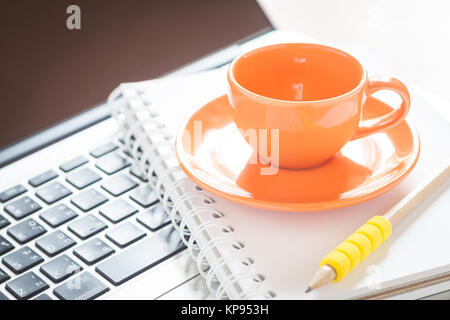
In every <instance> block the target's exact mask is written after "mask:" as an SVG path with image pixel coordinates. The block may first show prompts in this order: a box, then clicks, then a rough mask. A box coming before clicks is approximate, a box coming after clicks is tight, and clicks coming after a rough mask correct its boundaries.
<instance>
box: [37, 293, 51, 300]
mask: <svg viewBox="0 0 450 320" xmlns="http://www.w3.org/2000/svg"><path fill="white" fill-rule="evenodd" d="M33 300H53V299H52V298H51V297H50V296H49V295H48V294H46V293H43V294H41V295H40V296H37V297H36V298H34V299H33Z"/></svg>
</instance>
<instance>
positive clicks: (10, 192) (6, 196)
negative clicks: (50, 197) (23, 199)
mask: <svg viewBox="0 0 450 320" xmlns="http://www.w3.org/2000/svg"><path fill="white" fill-rule="evenodd" d="M26 191H27V189H25V187H24V186H23V185H21V184H18V185H16V186H14V187H12V188H9V189H7V190H5V191H3V192H2V193H0V202H1V203H3V202H6V201H9V200H11V199H12V198H15V197H17V196H18V195H21V194H22V193H25V192H26Z"/></svg>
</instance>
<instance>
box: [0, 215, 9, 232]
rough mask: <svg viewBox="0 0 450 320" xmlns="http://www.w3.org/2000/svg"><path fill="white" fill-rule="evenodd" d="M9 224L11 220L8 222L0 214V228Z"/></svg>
mask: <svg viewBox="0 0 450 320" xmlns="http://www.w3.org/2000/svg"><path fill="white" fill-rule="evenodd" d="M10 224H11V222H9V221H8V219H6V218H5V217H4V216H2V215H1V214H0V230H1V229H3V228H4V227H6V226H9V225H10Z"/></svg>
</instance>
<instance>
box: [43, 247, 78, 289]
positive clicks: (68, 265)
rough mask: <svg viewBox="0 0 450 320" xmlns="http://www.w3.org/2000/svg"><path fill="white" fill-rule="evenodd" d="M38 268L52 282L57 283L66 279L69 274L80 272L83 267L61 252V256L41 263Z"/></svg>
mask: <svg viewBox="0 0 450 320" xmlns="http://www.w3.org/2000/svg"><path fill="white" fill-rule="evenodd" d="M39 270H40V271H41V272H42V273H43V274H44V275H45V276H46V277H48V278H49V279H50V280H52V281H53V282H54V283H59V282H61V281H64V280H66V279H67V278H69V277H70V276H71V275H73V274H75V273H78V272H81V270H83V267H82V266H80V265H79V264H78V263H76V262H75V261H73V260H72V259H71V258H69V257H68V256H67V255H65V254H63V255H62V256H59V257H57V258H55V259H53V260H51V261H50V262H47V263H46V264H43V265H42V266H41V267H40V269H39Z"/></svg>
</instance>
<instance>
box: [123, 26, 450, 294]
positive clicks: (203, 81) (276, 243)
mask: <svg viewBox="0 0 450 320" xmlns="http://www.w3.org/2000/svg"><path fill="white" fill-rule="evenodd" d="M308 40H309V39H304V38H302V37H300V36H292V35H291V34H289V35H288V36H287V37H284V38H283V39H281V40H280V39H279V38H277V37H272V39H269V40H268V42H281V41H308ZM344 49H345V48H344ZM366 62H367V59H366ZM366 66H367V67H368V71H369V74H377V73H379V71H380V69H377V64H376V62H375V63H373V64H371V63H369V64H367V63H366ZM382 71H385V70H382ZM225 73H226V68H222V69H219V70H215V71H209V72H205V73H201V74H196V75H188V76H180V77H177V78H172V79H169V78H168V79H161V80H156V81H147V82H142V83H139V84H130V85H131V86H133V87H136V86H139V87H140V88H142V89H143V90H145V92H146V93H145V95H146V96H148V98H149V99H150V100H151V101H152V104H153V105H156V106H157V107H158V110H159V113H160V115H161V120H162V122H163V123H165V124H167V128H166V129H165V130H166V131H167V132H169V133H171V134H172V135H175V133H176V130H177V129H178V126H179V124H180V123H181V122H182V121H183V120H184V119H185V118H186V117H187V116H189V114H191V113H192V112H193V111H195V110H196V109H198V108H200V107H201V106H202V105H203V104H205V103H206V102H208V101H210V100H211V99H213V98H215V97H217V96H220V95H222V94H225V93H226V77H225ZM411 96H412V106H411V111H410V114H409V115H408V118H409V119H410V120H411V121H412V123H414V124H415V126H416V127H417V129H418V131H419V135H420V139H421V147H422V149H421V155H420V158H419V161H418V163H417V165H416V167H415V168H414V170H413V171H412V173H411V174H410V176H408V177H407V178H406V179H405V181H403V182H402V183H401V184H399V185H398V186H397V187H396V188H394V189H393V190H391V191H389V192H388V193H386V194H385V195H382V196H380V197H378V198H376V199H373V200H370V201H367V202H365V203H362V204H358V205H354V206H351V207H347V208H342V209H336V210H329V211H322V212H301V213H286V212H273V211H265V210H260V209H254V208H250V207H245V206H243V205H239V204H236V203H233V202H230V201H228V200H225V199H222V198H220V197H218V196H214V195H212V197H213V198H214V199H215V200H216V203H215V204H214V206H216V207H217V208H219V209H220V211H222V212H224V213H225V214H226V216H225V218H224V219H225V221H224V223H225V224H227V225H231V226H233V228H234V230H235V231H234V232H233V234H232V237H233V238H235V239H236V240H239V241H241V242H243V243H244V244H245V248H244V249H242V253H243V254H244V255H245V256H249V257H252V258H253V259H254V261H255V263H254V264H253V266H252V268H253V269H254V270H253V271H254V272H256V273H259V274H262V275H264V277H265V280H264V281H263V282H261V283H260V286H261V287H262V288H263V289H265V290H272V291H274V292H275V293H276V297H277V298H285V299H298V298H308V299H310V298H347V297H354V296H359V295H361V294H364V293H367V292H370V291H372V290H374V289H375V290H376V289H379V288H383V286H385V285H386V283H392V282H394V283H395V282H398V281H402V282H403V281H407V280H410V279H412V278H415V277H420V276H423V275H425V274H426V272H428V273H429V272H430V270H432V269H433V272H437V271H442V270H450V254H448V253H447V252H448V245H449V244H450V233H448V226H450V215H449V214H448V208H449V207H450V190H448V186H449V183H446V184H445V185H443V186H442V187H441V188H440V189H439V190H437V191H436V192H435V193H433V195H432V196H431V197H430V199H428V200H427V201H425V202H424V203H423V204H422V205H421V206H419V207H418V208H416V210H414V212H412V213H411V214H410V215H409V216H408V217H407V218H406V219H405V221H403V222H402V223H401V224H399V226H398V227H396V228H395V229H394V231H393V234H392V236H391V238H390V239H388V240H387V241H386V242H385V243H384V244H383V245H382V246H380V247H379V248H378V249H377V250H376V251H375V252H374V253H373V254H372V255H371V256H369V257H368V258H367V259H366V260H365V261H363V262H362V263H361V264H360V265H359V266H358V267H357V268H355V269H354V270H353V271H352V272H351V273H350V274H349V275H347V277H346V278H345V279H343V280H342V281H340V282H339V283H336V284H334V283H333V284H332V285H330V286H328V287H326V288H323V289H319V290H317V291H315V292H312V293H310V294H308V295H305V294H304V293H303V291H304V288H305V287H306V285H307V283H308V281H309V280H310V278H311V277H312V275H313V274H314V272H315V270H316V269H317V267H318V264H319V262H320V260H321V258H322V257H323V256H325V255H326V254H327V253H328V252H329V251H331V250H332V249H333V248H334V247H335V246H336V245H338V244H339V243H340V242H342V241H343V240H344V239H345V238H346V237H347V236H348V235H349V234H351V233H353V232H354V231H355V230H356V229H357V228H358V227H359V226H361V225H362V224H363V223H365V222H366V221H367V220H368V219H369V218H370V217H372V216H373V215H379V214H382V213H384V212H385V211H387V210H388V209H389V208H390V207H391V206H392V205H394V204H395V203H396V202H397V201H399V200H400V199H401V198H402V197H403V196H404V195H406V194H407V193H408V192H409V191H410V190H412V188H413V187H414V186H415V185H417V184H418V182H420V181H421V180H423V179H424V178H425V177H426V176H427V174H428V173H430V172H431V171H432V170H433V169H434V168H436V167H437V166H438V165H439V164H440V163H441V162H442V161H443V160H444V159H447V158H448V157H450V148H449V147H448V141H449V139H450V125H449V123H448V122H447V121H446V120H445V119H443V118H442V117H441V116H440V115H439V114H438V113H437V112H436V111H435V110H433V107H432V106H430V105H429V104H428V103H427V102H426V101H425V100H424V99H423V98H422V97H421V96H419V95H417V94H416V92H415V91H412V92H411ZM436 269H437V271H436ZM399 279H401V280H399Z"/></svg>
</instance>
